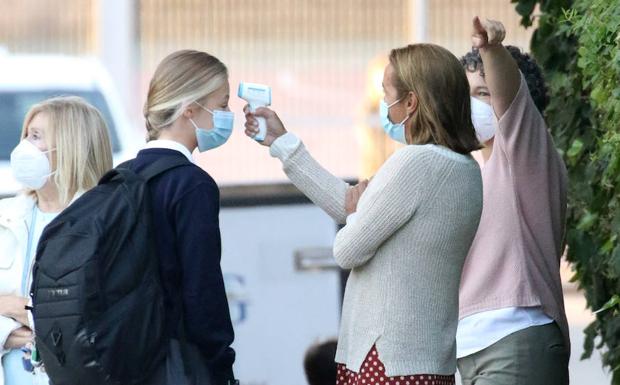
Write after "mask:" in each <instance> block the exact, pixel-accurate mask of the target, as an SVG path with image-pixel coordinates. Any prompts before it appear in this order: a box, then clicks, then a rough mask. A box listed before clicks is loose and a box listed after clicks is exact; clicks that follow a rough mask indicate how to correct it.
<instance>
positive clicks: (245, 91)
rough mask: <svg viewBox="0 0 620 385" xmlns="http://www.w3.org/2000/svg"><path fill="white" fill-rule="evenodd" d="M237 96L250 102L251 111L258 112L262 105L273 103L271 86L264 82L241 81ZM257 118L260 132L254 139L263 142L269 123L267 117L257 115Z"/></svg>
mask: <svg viewBox="0 0 620 385" xmlns="http://www.w3.org/2000/svg"><path fill="white" fill-rule="evenodd" d="M237 96H239V97H240V98H241V99H243V100H245V101H246V102H248V105H249V106H250V112H256V110H257V109H258V108H260V107H267V106H270V105H271V87H269V86H266V85H263V84H256V83H245V82H241V83H239V91H237ZM256 120H257V121H258V134H256V136H255V137H254V139H255V140H257V141H259V142H262V141H263V140H265V135H266V134H267V123H266V122H265V118H261V117H259V116H257V117H256Z"/></svg>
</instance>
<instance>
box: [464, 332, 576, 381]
mask: <svg viewBox="0 0 620 385" xmlns="http://www.w3.org/2000/svg"><path fill="white" fill-rule="evenodd" d="M568 359H569V353H568V349H567V346H565V342H564V338H563V337H562V333H561V332H560V328H559V327H558V326H557V324H556V323H555V322H554V323H550V324H547V325H542V326H532V327H529V328H527V329H523V330H520V331H518V332H515V333H513V334H510V335H509V336H507V337H504V338H503V339H501V340H499V341H498V342H496V343H495V344H493V345H491V346H489V347H488V348H486V349H484V350H482V351H480V352H477V353H474V354H472V355H469V356H466V357H463V358H460V359H459V360H458V368H459V373H460V374H461V378H462V381H463V385H568Z"/></svg>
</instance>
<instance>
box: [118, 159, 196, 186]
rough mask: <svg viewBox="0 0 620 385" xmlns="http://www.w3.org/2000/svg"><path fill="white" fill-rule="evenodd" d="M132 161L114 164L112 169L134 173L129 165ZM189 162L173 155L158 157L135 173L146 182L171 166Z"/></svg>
mask: <svg viewBox="0 0 620 385" xmlns="http://www.w3.org/2000/svg"><path fill="white" fill-rule="evenodd" d="M134 161H135V159H131V160H128V161H125V162H123V163H121V164H119V165H118V166H116V168H115V169H114V170H115V171H117V173H118V174H122V175H125V174H126V173H128V172H129V173H134V171H132V170H131V166H132V164H133V162H134ZM189 164H190V163H189V162H188V161H187V160H186V159H184V158H183V159H182V158H180V157H175V158H173V159H169V158H160V159H157V160H156V161H155V162H153V163H151V164H150V165H148V166H146V168H144V169H143V170H141V171H139V172H137V173H135V174H138V175H140V176H141V177H142V178H144V180H145V181H147V182H148V181H149V180H151V179H153V178H155V177H156V176H157V175H160V174H162V173H164V172H166V171H168V170H172V169H173V168H177V167H181V166H186V165H189Z"/></svg>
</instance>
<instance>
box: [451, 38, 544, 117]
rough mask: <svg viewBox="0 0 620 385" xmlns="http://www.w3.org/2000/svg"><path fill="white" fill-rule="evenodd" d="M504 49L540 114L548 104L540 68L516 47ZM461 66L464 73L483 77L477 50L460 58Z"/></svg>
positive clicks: (531, 58) (474, 49) (508, 46)
mask: <svg viewBox="0 0 620 385" xmlns="http://www.w3.org/2000/svg"><path fill="white" fill-rule="evenodd" d="M506 49H507V50H508V52H510V55H512V57H513V59H514V60H515V62H516V63H517V66H518V67H519V70H520V71H521V73H522V74H523V76H524V77H525V81H526V82H527V88H528V89H529V90H530V95H532V99H534V104H536V107H537V108H538V110H539V111H540V113H541V114H542V113H543V111H544V110H545V108H546V107H547V104H549V94H548V89H547V83H546V82H545V77H544V75H543V71H542V68H540V66H539V65H538V63H536V60H534V58H533V57H532V56H530V55H529V54H527V53H525V52H523V51H521V50H520V49H519V48H518V47H515V46H513V45H507V46H506ZM461 64H462V65H463V68H465V70H466V71H469V72H476V71H479V72H480V75H481V76H482V77H484V66H483V64H482V59H481V58H480V53H479V52H478V49H477V48H472V50H471V51H469V52H468V53H467V54H465V56H463V57H462V58H461Z"/></svg>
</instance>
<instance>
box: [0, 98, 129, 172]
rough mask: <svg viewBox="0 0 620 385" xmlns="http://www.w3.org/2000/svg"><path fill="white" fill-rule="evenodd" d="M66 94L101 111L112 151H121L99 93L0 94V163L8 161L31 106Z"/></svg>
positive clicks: (105, 106)
mask: <svg viewBox="0 0 620 385" xmlns="http://www.w3.org/2000/svg"><path fill="white" fill-rule="evenodd" d="M68 95H74V96H80V97H82V98H84V99H86V100H87V101H88V102H89V103H91V104H92V105H93V106H95V107H96V108H97V109H98V110H99V111H101V114H102V115H103V118H104V119H105V121H106V124H107V125H108V130H109V131H110V140H111V141H112V152H113V153H117V152H119V151H120V150H121V148H120V143H119V142H118V135H117V128H116V126H115V125H114V121H113V120H112V115H111V114H110V109H109V108H108V104H107V103H106V101H105V99H104V97H103V94H101V92H99V91H71V90H62V91H60V90H44V91H0V116H1V117H2V119H1V120H0V160H8V159H9V157H10V155H11V151H12V150H13V148H15V146H16V145H17V142H18V141H19V135H20V133H21V130H22V124H23V121H24V117H25V116H26V112H28V109H29V108H30V107H31V106H32V105H33V104H35V103H38V102H40V101H42V100H45V99H48V98H51V97H54V96H68Z"/></svg>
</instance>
